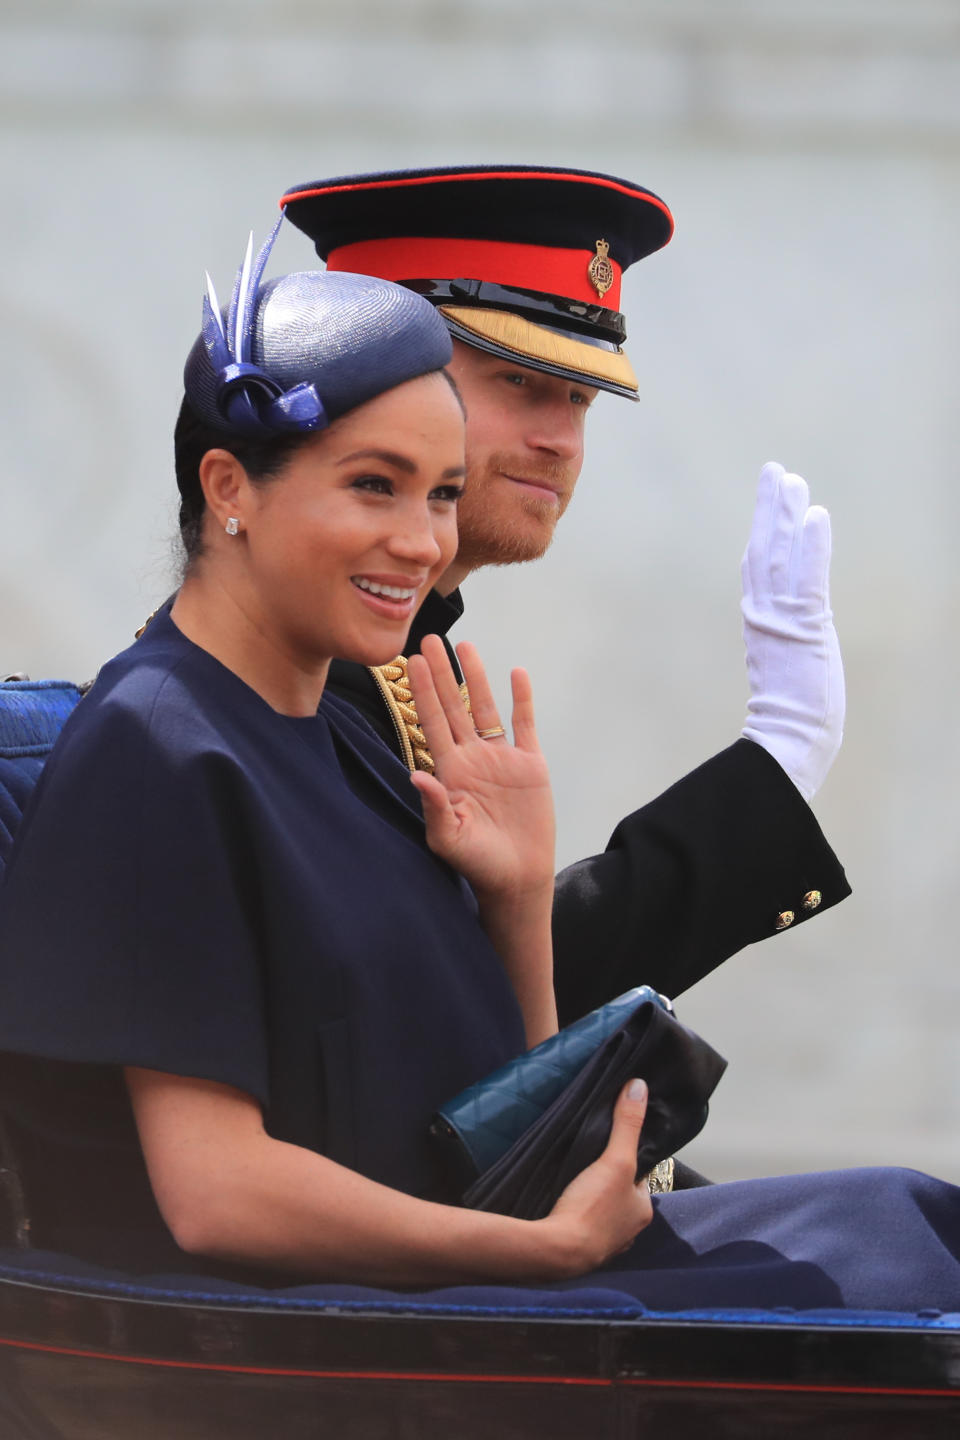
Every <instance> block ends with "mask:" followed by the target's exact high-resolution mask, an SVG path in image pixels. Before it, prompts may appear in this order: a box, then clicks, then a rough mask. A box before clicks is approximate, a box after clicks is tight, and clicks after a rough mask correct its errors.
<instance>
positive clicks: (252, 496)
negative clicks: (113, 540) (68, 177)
mask: <svg viewBox="0 0 960 1440" xmlns="http://www.w3.org/2000/svg"><path fill="white" fill-rule="evenodd" d="M265 258H266V256H265V254H264V255H262V256H261V257H260V261H259V262H258V265H257V267H255V269H254V270H253V271H251V267H250V265H249V255H248V261H247V264H246V265H245V267H244V274H243V277H242V280H241V283H240V285H239V286H238V292H237V295H236V296H235V301H234V304H233V306H232V307H231V314H230V315H229V316H228V318H227V322H226V323H225V324H223V323H221V321H220V318H219V307H218V306H217V304H216V301H215V299H209V300H208V301H207V303H206V305H205V324H204V333H203V336H202V337H201V339H200V340H198V342H197V344H196V345H195V347H194V349H193V351H192V352H191V355H190V357H189V359H188V362H187V366H186V371H185V384H186V392H187V402H186V404H185V408H184V411H183V413H182V415H181V418H180V421H179V423H178V430H177V468H178V479H179V483H180V489H181V493H182V511H181V520H182V527H183V533H184V536H185V540H186V544H187V549H188V565H187V571H186V576H185V579H184V583H183V585H182V587H181V589H180V591H179V594H178V595H177V598H176V600H175V602H174V604H173V606H172V609H171V610H170V611H169V613H166V612H164V613H161V614H160V615H159V616H158V617H157V618H156V619H155V620H154V621H153V622H152V623H151V624H150V626H149V627H148V628H147V630H146V632H145V634H144V636H143V638H142V639H141V640H140V641H139V642H138V643H137V644H136V645H135V646H133V647H132V649H131V650H130V651H128V652H126V653H125V654H124V655H121V656H119V657H117V659H116V660H114V661H113V662H112V663H111V664H110V665H108V666H106V667H105V669H104V670H103V672H102V673H101V675H100V676H99V677H98V680H97V682H96V685H95V686H94V688H93V691H92V692H91V694H90V696H89V697H88V700H89V704H88V702H87V700H85V701H84V703H83V706H82V707H81V711H80V713H79V714H78V716H77V720H76V724H75V725H74V724H71V725H69V726H68V727H67V730H66V731H65V733H64V736H63V739H62V742H61V744H60V746H59V747H58V750H57V752H56V753H55V754H54V755H53V756H52V757H51V760H50V762H49V764H48V767H47V769H46V772H45V775H44V777H43V780H42V783H41V786H40V792H39V794H38V796H37V798H36V803H35V804H34V806H33V808H32V812H31V814H30V816H29V817H27V818H25V821H24V824H23V827H22V831H21V835H20V837H19V846H18V852H17V858H16V859H15V860H14V862H13V864H12V866H11V869H10V872H9V874H8V880H7V884H6V886H5V887H4V892H3V921H2V932H0V949H2V955H3V963H4V976H3V978H4V982H5V990H6V993H7V994H8V995H9V996H10V999H11V1003H10V1004H9V1005H4V1007H2V1008H3V1017H2V1021H0V1024H2V1032H3V1033H2V1044H3V1046H4V1048H6V1049H7V1050H9V1051H10V1052H16V1056H17V1057H20V1058H14V1057H13V1056H12V1055H11V1056H8V1058H7V1061H6V1070H7V1077H6V1083H5V1085H4V1092H5V1097H6V1109H7V1114H8V1124H9V1128H10V1129H11V1131H12V1132H13V1135H14V1139H15V1143H16V1144H17V1146H18V1148H19V1149H20V1151H21V1152H22V1154H23V1164H24V1168H25V1170H26V1172H27V1175H28V1177H33V1180H34V1183H33V1184H32V1185H31V1186H30V1187H29V1189H30V1190H31V1191H32V1192H33V1193H32V1207H33V1215H32V1225H33V1234H34V1243H35V1244H37V1245H41V1246H47V1247H49V1248H54V1249H61V1250H67V1251H70V1252H72V1253H74V1254H76V1255H79V1256H81V1257H84V1258H87V1259H91V1260H96V1261H100V1262H102V1263H109V1264H113V1265H117V1264H121V1265H127V1266H131V1267H137V1268H141V1269H142V1268H143V1267H144V1266H146V1267H147V1268H150V1267H152V1268H158V1267H164V1266H166V1267H171V1266H172V1267H174V1268H178V1269H183V1268H184V1259H183V1252H186V1253H187V1254H188V1255H193V1256H196V1257H198V1259H197V1261H196V1264H195V1268H197V1269H200V1270H204V1269H206V1270H209V1269H210V1267H211V1258H212V1260H213V1261H214V1262H227V1263H228V1264H229V1263H233V1262H243V1261H252V1262H255V1263H256V1264H257V1265H262V1266H266V1267H270V1268H272V1269H273V1270H275V1271H279V1270H286V1269H290V1270H295V1271H300V1272H301V1273H307V1274H316V1275H332V1276H344V1277H349V1278H352V1279H359V1280H369V1281H376V1282H381V1283H389V1284H406V1283H417V1282H420V1283H422V1282H424V1281H431V1280H433V1281H444V1280H452V1279H460V1278H464V1277H467V1276H476V1277H508V1276H509V1277H513V1276H518V1277H519V1276H525V1277H542V1278H547V1277H555V1276H562V1275H568V1274H572V1273H576V1272H580V1271H584V1270H587V1269H589V1268H591V1267H592V1266H594V1265H596V1264H598V1263H600V1262H601V1261H602V1260H603V1259H605V1258H606V1257H607V1256H608V1255H609V1254H612V1253H614V1252H615V1251H617V1250H619V1249H621V1248H623V1246H624V1245H626V1244H628V1243H629V1241H630V1240H631V1239H632V1238H633V1235H634V1234H635V1233H636V1230H637V1229H638V1228H639V1227H640V1226H641V1225H642V1224H643V1223H645V1222H646V1221H647V1220H648V1219H649V1217H650V1214H651V1210H650V1201H649V1197H648V1195H647V1194H646V1192H645V1190H644V1189H640V1190H637V1189H636V1188H635V1186H634V1178H635V1177H634V1174H633V1167H632V1165H631V1164H630V1163H629V1161H630V1158H631V1156H634V1157H635V1153H636V1133H637V1129H638V1126H639V1123H640V1120H641V1119H642V1108H643V1107H642V1100H641V1101H639V1102H638V1101H633V1102H630V1101H625V1102H624V1105H623V1107H622V1112H623V1119H622V1123H621V1125H620V1126H619V1127H618V1136H617V1138H616V1143H615V1146H614V1149H616V1146H618V1145H619V1147H620V1149H621V1151H622V1152H623V1155H624V1156H625V1157H626V1158H625V1159H621V1161H620V1163H619V1165H615V1164H613V1163H612V1162H611V1163H610V1164H608V1166H607V1167H606V1168H607V1170H611V1171H612V1172H614V1175H615V1179H614V1180H613V1182H612V1183H611V1182H610V1181H608V1180H606V1179H605V1178H604V1173H605V1172H604V1173H600V1175H599V1180H598V1179H597V1178H596V1177H595V1178H594V1179H591V1178H590V1177H587V1179H586V1180H585V1182H584V1185H583V1186H582V1187H581V1190H582V1194H581V1196H580V1199H579V1200H578V1199H577V1198H576V1197H574V1200H573V1201H571V1200H569V1199H568V1201H567V1202H566V1204H565V1205H564V1206H562V1207H558V1208H559V1214H558V1216H556V1217H554V1219H552V1220H551V1221H549V1222H543V1223H541V1224H540V1225H538V1226H531V1225H527V1224H523V1223H521V1222H518V1221H515V1220H510V1219H507V1218H505V1217H501V1216H493V1215H481V1214H471V1213H470V1212H466V1211H462V1210H460V1209H457V1208H454V1207H451V1206H448V1205H442V1204H440V1203H438V1200H437V1199H435V1198H429V1199H428V1198H420V1197H439V1196H440V1195H441V1194H442V1189H441V1185H440V1181H439V1177H437V1176H435V1174H434V1172H433V1163H434V1162H433V1156H432V1153H431V1151H430V1150H429V1148H428V1135H427V1126H428V1122H429V1119H430V1116H431V1114H432V1112H433V1110H434V1109H435V1108H436V1105H437V1104H438V1103H439V1102H440V1101H442V1100H443V1099H444V1098H446V1097H448V1096H450V1095H452V1094H454V1093H456V1091H458V1090H459V1089H461V1088H462V1087H463V1086H464V1085H465V1084H468V1083H470V1082H471V1081H473V1080H475V1079H477V1078H478V1077H479V1076H481V1075H482V1074H484V1073H485V1072H487V1071H488V1070H490V1069H492V1068H494V1067H495V1066H497V1065H499V1064H501V1063H503V1061H505V1060H507V1059H508V1058H510V1057H511V1056H512V1055H514V1054H515V1053H517V1052H518V1051H520V1050H522V1049H523V1048H524V1046H525V1045H529V1044H532V1043H536V1042H537V1041H539V1040H540V1039H542V1038H543V1037H544V1036H545V1035H546V1034H548V1033H550V1032H551V1031H552V1030H553V1029H554V1028H555V1026H556V1017H555V1011H554V1008H553V998H552V990H551V984H550V947H549V914H550V901H551V886H552V875H553V854H552V813H551V809H550V796H549V788H548V784H547V777H546V771H545V767H544V764H543V760H542V757H541V756H540V754H539V751H538V749H537V746H536V737H535V734H534V730H533V719H532V709H531V701H530V693H529V684H528V682H527V680H526V678H525V677H524V676H523V675H522V674H517V675H516V676H515V677H514V699H515V716H514V725H515V733H516V736H517V745H516V747H514V746H512V745H510V744H509V743H508V741H507V740H506V739H505V738H501V737H502V729H501V727H500V725H499V718H498V716H497V713H496V708H495V706H494V703H493V700H492V698H491V696H490V693H489V689H488V687H487V686H486V682H485V679H484V676H483V672H482V670H481V669H480V668H479V665H478V662H477V661H476V659H475V657H474V656H473V654H472V652H470V651H469V649H466V650H465V651H464V655H463V663H464V666H465V669H466V673H467V677H468V679H469V681H470V683H471V687H472V693H473V706H474V720H475V722H476V725H477V726H478V727H479V729H480V730H481V731H484V730H485V731H487V732H491V731H493V732H499V733H494V734H493V735H492V736H490V738H489V739H488V740H486V741H484V740H482V739H480V738H479V737H478V734H477V731H476V730H475V728H474V724H473V723H472V722H471V721H470V720H469V717H468V716H467V713H466V711H465V710H464V707H463V704H462V701H461V700H460V697H459V693H458V691H457V688H456V686H455V684H454V683H453V680H452V676H451V674H450V671H449V665H448V663H447V660H446V656H445V654H444V652H443V648H442V646H441V645H440V643H439V642H437V643H436V645H435V646H434V647H433V649H432V650H431V648H430V647H429V646H428V647H427V654H428V655H429V656H430V657H431V664H432V667H433V669H434V671H435V672H436V685H434V683H433V681H432V679H431V676H430V668H431V664H428V663H427V662H426V661H425V662H424V663H423V665H422V666H421V667H420V674H419V675H418V676H415V679H417V680H418V681H419V693H420V695H421V699H422V701H423V704H424V711H425V713H424V723H425V724H426V726H427V727H428V729H429V730H430V733H431V737H432V739H433V743H434V745H435V747H436V749H437V752H438V761H437V763H438V774H440V775H441V777H443V779H444V782H445V785H446V787H447V788H446V789H445V788H444V784H441V783H440V781H431V779H430V778H428V777H420V779H419V780H418V781H417V782H416V783H417V784H418V785H419V787H420V789H421V795H422V799H423V802H424V808H425V811H426V815H427V818H428V831H429V835H430V840H431V843H432V844H433V846H434V848H435V850H436V851H437V852H438V854H439V855H440V856H441V857H442V859H440V860H438V859H436V858H434V856H433V855H432V854H431V853H430V852H429V851H428V850H427V849H426V846H425V845H424V827H423V821H422V819H421V816H420V814H419V812H418V806H417V797H416V795H415V794H414V792H413V791H412V790H411V788H410V783H409V779H408V777H407V773H406V771H405V770H404V769H402V768H401V767H400V766H398V765H397V764H396V763H395V762H394V761H393V759H392V757H391V756H390V755H389V754H388V753H387V752H386V751H385V750H384V748H383V747H382V746H381V744H380V742H379V741H378V740H377V739H376V738H375V737H374V736H373V735H372V732H368V731H367V729H366V727H365V725H364V723H363V722H362V721H360V720H359V718H358V717H357V716H356V715H355V714H354V713H353V712H351V711H350V709H349V707H347V706H344V705H342V704H340V703H338V702H337V701H335V700H324V699H323V688H324V679H325V675H326V670H327V667H328V665H329V662H330V659H331V658H332V657H333V656H334V655H344V656H348V657H350V658H353V659H355V660H359V661H362V662H364V663H367V664H374V663H382V662H384V661H386V660H388V659H390V658H391V657H392V656H393V655H395V654H396V653H398V651H399V650H400V649H401V648H402V644H403V641H404V639H405V636H406V631H407V628H408V626H409V623H410V619H411V617H412V615H413V613H414V611H415V608H416V606H417V604H418V603H419V601H420V600H421V599H422V598H423V597H424V596H425V595H426V594H427V592H428V591H429V589H430V586H431V585H432V583H433V581H434V579H435V578H436V576H437V575H438V574H439V573H440V572H441V571H442V570H443V569H445V568H446V566H447V565H448V564H449V563H450V561H451V559H452V558H453V555H454V553H455V550H456V543H457V536H456V501H457V497H458V496H459V493H460V491H461V490H462V487H463V477H464V452H463V445H464V427H463V416H462V411H461V407H460V403H459V401H458V398H457V396H456V394H455V392H454V390H453V388H452V386H451V384H450V383H449V381H448V379H447V377H446V376H445V374H444V372H443V369H442V367H443V365H445V364H446V362H447V361H448V360H449V358H450V354H451V347H450V341H449V338H448V335H447V332H446V329H445V327H444V325H443V322H442V321H441V319H440V318H439V316H438V315H437V314H436V313H435V311H434V310H433V309H432V307H431V306H430V305H429V304H428V303H427V302H426V301H424V300H422V299H421V298H420V297H418V296H414V295H413V294H411V293H410V292H408V291H404V290H401V289H399V288H397V287H394V286H392V285H389V284H387V283H384V282H381V281H377V280H373V279H369V278H367V277H352V276H343V275H316V274H310V275H295V276H288V277H285V278H283V279H281V280H279V281H273V282H271V283H270V284H268V285H266V286H264V287H263V289H262V291H260V292H259V294H258V273H257V272H258V271H259V270H260V268H261V267H262V264H263V262H264V261H265ZM245 294H246V296H247V297H248V298H247V300H246V301H245V300H244V298H243V297H244V295H245ZM228 335H229V340H228ZM445 716H446V717H449V718H448V719H447V718H445ZM444 861H449V862H450V864H455V865H456V866H457V869H458V870H459V871H460V872H461V873H462V874H463V875H465V876H467V877H468V878H469V880H470V882H471V886H472V890H468V889H467V887H466V885H465V884H464V882H463V880H462V879H461V878H460V877H459V875H458V874H456V873H454V871H453V870H452V869H451V868H450V865H449V864H447V863H444ZM87 862H89V864H88V863H87ZM53 893H56V896H57V900H56V903H55V905H54V906H52V907H51V906H50V905H48V904H47V899H48V897H49V896H50V895H51V894H53ZM478 919H479V922H480V923H478ZM27 954H29V957H30V959H29V974H27V975H24V974H22V973H21V971H20V969H19V962H20V958H21V957H23V956H25V955H27ZM121 1075H122V1076H123V1080H122V1081H121ZM128 1097H129V1099H128ZM611 1153H613V1152H611ZM144 1162H145V1164H144ZM38 1177H39V1178H38ZM148 1177H149V1184H148V1183H147V1182H148ZM388 1187H389V1188H388ZM413 1197H418V1198H413ZM171 1237H173V1238H171ZM174 1241H175V1242H176V1243H174ZM465 1257H469V1259H466V1258H465Z"/></svg>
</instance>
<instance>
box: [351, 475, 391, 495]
mask: <svg viewBox="0 0 960 1440" xmlns="http://www.w3.org/2000/svg"><path fill="white" fill-rule="evenodd" d="M350 484H351V486H352V487H353V489H354V490H368V491H370V493H371V494H373V495H392V494H393V482H392V481H391V480H388V479H387V478H386V476H385V475H359V476H357V478H356V480H351V482H350Z"/></svg>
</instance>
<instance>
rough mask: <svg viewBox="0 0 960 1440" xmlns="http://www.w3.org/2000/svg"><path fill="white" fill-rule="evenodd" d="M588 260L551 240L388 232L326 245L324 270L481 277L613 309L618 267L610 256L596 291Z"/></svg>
mask: <svg viewBox="0 0 960 1440" xmlns="http://www.w3.org/2000/svg"><path fill="white" fill-rule="evenodd" d="M592 259H593V252H591V251H589V250H560V249H557V248H556V247H555V246H552V245H513V244H510V243H508V242H507V241H504V240H442V239H433V238H430V237H423V238H418V237H401V238H397V237H394V236H390V237H389V238H387V239H384V240H360V241H358V242H357V243H356V244H355V245H341V246H339V248H338V249H336V250H331V251H330V254H329V255H328V256H327V269H328V270H352V271H356V272H357V273H358V274H360V275H378V276H379V277H380V279H381V280H486V281H487V282H488V283H489V284H492V285H516V286H518V287H519V288H521V289H524V290H542V291H545V292H546V293H547V294H548V295H563V296H566V297H567V298H569V299H571V300H582V301H583V302H584V303H585V304H587V305H603V306H604V307H605V308H606V309H608V310H619V308H620V277H621V273H622V272H621V269H620V266H619V265H618V264H617V263H616V261H614V260H611V261H610V264H611V266H612V267H613V284H612V285H611V286H610V289H609V290H608V291H607V292H606V294H605V295H603V296H601V295H598V294H597V292H596V290H595V288H594V286H593V284H592V283H591V280H590V276H589V273H588V270H589V265H590V261H591V260H592Z"/></svg>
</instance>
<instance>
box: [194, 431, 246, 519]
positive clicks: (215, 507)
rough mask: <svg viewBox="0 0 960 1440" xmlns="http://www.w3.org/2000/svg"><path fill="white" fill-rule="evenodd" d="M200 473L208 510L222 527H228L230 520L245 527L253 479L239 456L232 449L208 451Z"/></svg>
mask: <svg viewBox="0 0 960 1440" xmlns="http://www.w3.org/2000/svg"><path fill="white" fill-rule="evenodd" d="M197 474H198V476H199V478H200V485H201V488H202V489H203V498H204V500H205V501H206V502H207V510H208V511H209V512H210V514H211V516H212V517H213V519H214V520H215V521H216V523H217V524H218V525H219V526H220V528H221V529H225V528H226V524H227V521H228V520H236V521H237V522H238V527H237V528H238V529H239V530H243V529H245V528H246V519H247V516H246V510H247V507H248V505H249V496H250V479H249V477H248V475H247V472H246V470H245V469H244V467H243V466H242V465H241V464H240V461H239V460H238V459H237V457H236V455H231V453H230V451H229V450H208V451H207V452H206V454H205V455H204V456H203V458H202V459H201V461H200V464H199V466H198V467H197ZM234 533H235V532H234Z"/></svg>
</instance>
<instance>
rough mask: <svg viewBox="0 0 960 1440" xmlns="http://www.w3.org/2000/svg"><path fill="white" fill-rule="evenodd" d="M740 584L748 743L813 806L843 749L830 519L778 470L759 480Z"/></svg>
mask: <svg viewBox="0 0 960 1440" xmlns="http://www.w3.org/2000/svg"><path fill="white" fill-rule="evenodd" d="M740 574H741V578H742V580H743V602H742V605H741V609H742V610H743V639H744V643H745V645H746V647H747V675H748V677H749V680H750V691H751V695H750V703H749V705H748V706H747V723H746V724H745V726H744V727H743V734H744V735H745V736H746V738H747V739H748V740H755V741H756V743H757V744H758V745H762V746H763V748H764V749H765V750H767V751H769V753H770V754H771V755H772V756H773V758H774V759H775V760H776V761H778V762H779V764H780V765H782V766H783V768H784V770H785V771H786V772H787V774H788V775H789V776H790V779H791V780H792V781H793V783H794V784H795V785H796V787H797V789H798V790H799V791H800V793H801V795H802V796H803V798H804V799H805V800H808V801H809V800H811V799H812V798H813V796H814V794H815V792H816V791H817V789H818V788H819V786H820V785H821V784H822V783H823V780H824V778H825V777H826V774H827V771H828V770H829V769H830V766H831V765H832V764H833V762H834V760H835V759H836V756H837V752H838V750H839V749H840V743H841V741H842V739H843V717H844V710H845V706H846V699H845V692H844V684H843V661H842V660H841V658H840V644H839V642H838V640H837V632H836V630H835V629H834V626H833V614H832V612H831V609H830V588H829V582H830V516H829V515H828V514H827V512H826V510H824V508H823V506H822V505H811V504H810V492H809V490H808V489H807V482H806V481H805V480H801V479H800V476H799V475H788V474H786V473H785V471H784V468H783V466H782V465H776V464H770V465H764V467H763V469H762V470H761V471H760V484H759V486H758V487H757V504H756V509H755V510H754V512H753V528H752V530H751V532H750V539H749V541H748V543H747V548H746V551H745V553H744V557H743V564H742V565H741V567H740Z"/></svg>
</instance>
